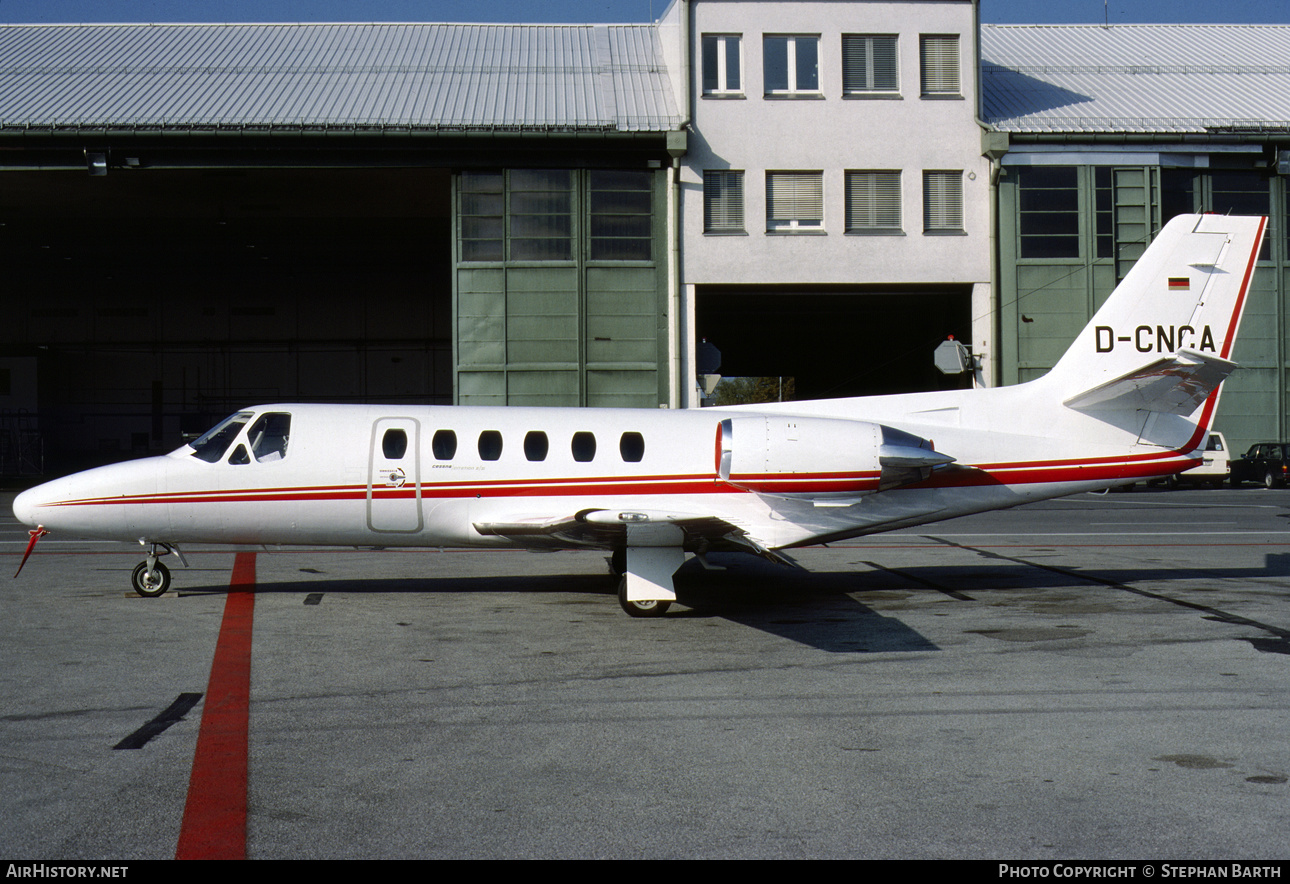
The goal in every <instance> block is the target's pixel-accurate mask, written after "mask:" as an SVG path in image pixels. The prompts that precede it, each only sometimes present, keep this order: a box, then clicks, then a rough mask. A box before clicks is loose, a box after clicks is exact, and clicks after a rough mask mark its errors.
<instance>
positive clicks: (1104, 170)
mask: <svg viewBox="0 0 1290 884" xmlns="http://www.w3.org/2000/svg"><path fill="white" fill-rule="evenodd" d="M1111 179H1112V175H1111V167H1110V166H1097V167H1096V168H1094V169H1093V225H1094V227H1095V228H1096V234H1095V235H1096V240H1095V242H1096V246H1095V247H1096V250H1097V256H1098V257H1099V258H1114V257H1115V188H1114V186H1113V185H1112V183H1111ZM1167 192H1168V191H1166V193H1167ZM1187 198H1188V199H1191V191H1190V190H1188V191H1187Z"/></svg>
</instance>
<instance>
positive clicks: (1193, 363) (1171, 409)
mask: <svg viewBox="0 0 1290 884" xmlns="http://www.w3.org/2000/svg"><path fill="white" fill-rule="evenodd" d="M1237 368H1238V366H1237V364H1236V363H1235V362H1231V361H1229V360H1227V359H1221V358H1219V357H1218V356H1210V355H1207V354H1205V353H1200V352H1197V351H1196V350H1179V351H1178V352H1177V353H1176V354H1174V355H1172V356H1167V357H1165V358H1163V359H1157V360H1156V361H1155V362H1152V363H1150V364H1148V365H1144V366H1143V367H1142V368H1139V369H1137V370H1136V371H1131V372H1129V373H1128V374H1126V375H1121V376H1120V377H1118V378H1115V379H1114V380H1111V381H1107V382H1106V383H1104V384H1099V385H1098V386H1096V387H1093V388H1091V389H1088V390H1085V391H1084V392H1083V393H1080V394H1079V395H1077V396H1072V397H1071V398H1070V399H1067V400H1066V401H1065V403H1064V404H1065V405H1067V406H1069V407H1070V408H1074V409H1076V410H1077V411H1136V410H1139V409H1141V410H1144V411H1157V412H1162V413H1164V414H1182V415H1187V414H1191V413H1192V412H1193V411H1195V410H1196V409H1197V408H1198V407H1200V404H1201V403H1202V402H1204V401H1205V400H1206V399H1207V398H1209V394H1210V393H1213V392H1214V390H1216V389H1217V388H1218V385H1219V384H1221V383H1222V382H1223V380H1224V379H1225V378H1226V377H1227V376H1228V375H1229V374H1231V373H1232V372H1233V371H1235V370H1236V369H1237Z"/></svg>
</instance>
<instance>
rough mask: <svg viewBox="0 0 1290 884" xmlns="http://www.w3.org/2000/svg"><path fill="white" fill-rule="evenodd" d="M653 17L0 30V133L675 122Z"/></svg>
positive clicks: (597, 126) (634, 128)
mask: <svg viewBox="0 0 1290 884" xmlns="http://www.w3.org/2000/svg"><path fill="white" fill-rule="evenodd" d="M662 57H663V53H662V49H661V46H660V44H659V40H658V33H657V30H656V29H655V27H654V26H653V25H465V24H244V25H205V24H203V25H5V26H0V129H8V130H12V129H15V128H17V129H23V130H29V129H33V128H36V129H53V130H77V129H98V128H103V127H110V128H116V129H138V130H166V131H171V130H178V131H192V130H203V129H230V128H231V129H258V128H264V129H275V128H289V129H290V128H302V129H315V128H322V129H356V130H373V129H378V130H394V131H398V130H402V129H411V130H489V131H495V130H499V129H504V130H517V131H523V130H540V131H579V130H600V131H606V130H607V131H620V132H641V131H644V132H651V131H654V132H661V131H668V130H673V129H678V128H680V126H681V124H682V120H681V118H680V116H679V114H678V113H677V109H676V103H675V101H674V99H673V95H672V88H671V85H670V82H669V80H668V75H667V71H666V69H665V68H664V65H663V61H662Z"/></svg>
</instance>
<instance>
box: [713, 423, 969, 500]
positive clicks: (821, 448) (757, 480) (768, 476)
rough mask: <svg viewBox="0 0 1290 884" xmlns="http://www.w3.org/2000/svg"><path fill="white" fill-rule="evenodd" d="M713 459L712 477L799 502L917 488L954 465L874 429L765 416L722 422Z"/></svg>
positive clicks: (897, 434)
mask: <svg viewBox="0 0 1290 884" xmlns="http://www.w3.org/2000/svg"><path fill="white" fill-rule="evenodd" d="M716 458H717V475H718V476H720V477H721V478H722V479H723V480H725V481H727V482H729V483H730V484H731V485H736V486H738V487H740V488H743V489H746V490H748V491H756V492H758V493H760V494H770V495H773V496H775V497H789V498H796V499H805V500H827V499H829V498H848V497H857V496H859V495H861V494H869V493H872V492H875V491H882V490H886V489H888V488H894V487H896V486H898V485H905V484H908V483H910V482H917V481H920V480H921V479H925V478H927V476H928V475H929V474H930V473H931V471H932V468H933V467H937V466H940V465H942V464H947V463H952V462H953V460H954V458H952V457H949V456H947V455H944V454H939V453H938V452H936V451H933V450H932V443H931V442H929V441H928V440H926V439H923V438H921V437H919V436H915V435H913V434H912V433H906V432H904V431H902V430H897V429H894V428H892V427H888V426H884V425H882V424H876V423H871V422H869V421H852V420H840V419H836V418H820V417H793V416H787V415H785V416H781V415H773V414H758V415H747V416H743V415H741V416H739V417H733V418H727V419H726V420H723V421H722V422H721V424H720V426H719V428H718V430H717V445H716Z"/></svg>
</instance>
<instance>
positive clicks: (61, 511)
mask: <svg viewBox="0 0 1290 884" xmlns="http://www.w3.org/2000/svg"><path fill="white" fill-rule="evenodd" d="M1265 220H1266V219H1264V218H1241V217H1223V216H1218V215H1185V216H1180V217H1177V218H1175V219H1173V220H1172V221H1170V222H1169V224H1168V225H1167V226H1166V227H1165V228H1164V230H1162V231H1161V232H1160V235H1159V236H1158V237H1157V238H1156V240H1155V241H1154V242H1153V243H1152V245H1151V247H1150V248H1149V249H1148V250H1147V252H1146V254H1145V255H1143V257H1142V258H1141V259H1140V260H1139V261H1138V262H1137V264H1136V266H1134V268H1133V270H1132V271H1131V272H1130V273H1129V275H1128V276H1127V277H1126V278H1125V280H1124V281H1123V282H1122V283H1121V284H1120V286H1119V287H1118V288H1117V289H1116V290H1115V292H1114V293H1113V294H1112V295H1111V297H1110V298H1109V299H1108V300H1107V302H1106V304H1105V305H1104V306H1103V307H1102V308H1101V309H1100V310H1099V311H1098V312H1097V314H1096V316H1094V317H1093V320H1092V321H1091V322H1090V323H1089V325H1088V327H1087V328H1085V329H1084V330H1083V332H1082V333H1081V334H1080V335H1079V337H1078V338H1076V340H1075V343H1074V344H1073V345H1072V346H1071V348H1070V349H1069V350H1068V351H1067V353H1066V354H1065V355H1064V356H1063V357H1062V358H1061V360H1060V361H1059V362H1058V363H1057V365H1056V366H1055V367H1054V368H1053V369H1052V371H1050V372H1049V373H1048V374H1047V375H1045V376H1044V377H1042V378H1039V379H1038V380H1034V381H1031V382H1029V383H1025V384H1019V385H1017V386H1012V387H998V388H992V389H979V390H951V391H942V392H930V393H915V394H908V395H895V396H875V397H866V398H858V399H833V400H821V401H813V402H786V403H777V404H763V405H752V406H737V407H729V408H704V409H691V410H679V411H651V410H647V409H587V408H487V407H484V408H473V407H450V406H368V405H290V404H286V405H262V406H255V407H252V408H247V409H246V410H244V411H239V412H238V413H237V414H234V415H232V416H231V417H229V418H227V419H226V420H224V421H223V422H222V423H220V424H219V425H218V426H216V427H215V428H214V429H212V430H211V431H210V432H208V433H206V434H205V435H204V436H202V437H201V438H199V439H197V440H196V441H195V442H193V443H192V444H190V445H185V446H184V447H182V448H180V449H179V450H178V451H175V452H172V453H171V454H168V455H165V456H164V457H148V458H143V459H141V460H134V461H129V462H127V463H120V464H115V465H112V466H106V467H101V468H99V469H94V470H89V471H87V472H83V473H78V474H76V475H72V476H67V477H65V478H62V479H57V480H55V481H52V482H48V483H46V484H44V485H41V486H39V487H36V488H33V489H31V490H29V491H25V492H23V493H22V494H20V495H18V497H17V499H16V500H15V501H14V506H13V508H14V513H15V514H16V515H17V517H18V518H19V519H20V520H21V521H23V522H24V523H26V524H28V525H31V526H35V527H36V529H37V530H35V531H33V532H32V542H31V544H29V545H28V553H30V551H31V547H32V545H34V543H35V540H36V538H37V537H39V536H40V533H41V532H42V531H43V530H44V529H48V530H50V531H56V532H62V533H66V534H69V535H74V536H79V537H93V538H106V539H112V540H121V541H129V542H138V543H140V544H142V545H143V546H144V547H146V548H147V549H148V550H149V551H148V553H147V559H146V560H145V561H143V562H141V563H140V564H139V566H138V567H137V568H136V569H135V571H134V577H133V581H134V588H135V589H136V590H137V591H138V592H139V593H141V594H143V595H160V594H161V593H163V592H165V591H166V588H167V587H168V586H169V585H170V575H169V571H168V570H167V568H166V566H165V565H164V564H163V563H162V562H160V561H158V558H159V556H160V555H162V554H168V553H173V554H175V555H176V556H178V557H179V558H180V560H181V561H182V560H183V557H182V554H180V545H182V544H187V543H235V544H327V545H344V546H361V547H393V546H421V547H480V548H482V547H524V548H531V549H586V548H592V549H603V550H607V551H610V552H611V553H612V555H611V557H610V562H611V565H612V566H613V568H614V570H615V571H617V572H618V573H619V574H621V575H622V578H621V581H620V583H619V590H618V595H619V601H620V602H621V604H622V606H623V608H624V609H625V610H626V611H627V612H628V613H629V614H633V615H636V616H650V615H658V614H662V613H663V612H664V611H665V610H666V609H667V607H668V605H669V604H670V603H671V602H672V601H673V600H674V599H675V598H676V595H675V592H674V590H673V584H672V575H673V573H674V572H675V571H676V570H677V568H678V567H680V565H681V564H682V562H683V561H684V559H685V554H686V553H687V552H688V553H695V554H698V555H699V556H702V555H703V554H704V553H706V552H708V551H732V550H742V551H745V552H749V553H755V554H758V555H762V556H765V557H767V558H769V559H773V560H783V557H782V556H780V555H779V554H778V553H777V552H776V551H777V550H783V549H786V548H792V547H798V546H806V545H810V544H817V543H822V542H826V541H835V540H842V539H844V538H849V537H856V536H858V535H862V534H871V533H875V532H879V531H888V530H891V529H894V528H905V527H908V526H912V525H921V524H923V523H926V522H933V521H937V520H940V519H949V518H953V517H955V516H962V515H966V514H968V513H976V512H982V511H984V510H992V509H1001V508H1004V507H1011V506H1016V505H1017V504H1022V503H1028V502H1030V501H1035V500H1044V499H1047V498H1053V497H1061V496H1063V495H1067V494H1073V493H1075V492H1080V491H1092V490H1099V489H1103V488H1108V487H1111V486H1114V485H1120V484H1125V483H1129V482H1133V481H1137V480H1142V479H1147V478H1151V477H1153V476H1169V475H1172V474H1174V473H1177V472H1179V471H1180V470H1184V469H1187V468H1188V467H1192V466H1195V465H1197V464H1199V463H1200V461H1201V447H1202V446H1203V444H1204V440H1205V438H1206V435H1207V432H1208V430H1209V428H1210V423H1211V421H1212V420H1213V417H1214V410H1215V407H1216V405H1217V402H1218V392H1219V384H1220V383H1221V382H1222V380H1223V379H1224V378H1225V377H1227V375H1228V374H1229V373H1230V372H1231V371H1232V370H1233V369H1234V368H1236V365H1235V363H1233V362H1231V361H1230V357H1231V355H1232V347H1233V345H1234V344H1235V341H1236V333H1237V327H1238V325H1239V323H1240V320H1241V311H1242V308H1243V306H1244V304H1245V297H1246V293H1247V292H1248V290H1249V286H1250V277H1251V275H1252V274H1253V272H1254V262H1255V258H1256V256H1257V254H1258V251H1259V246H1260V243H1261V242H1262V239H1263V232H1264V224H1265ZM933 439H934V440H935V446H933V444H932V441H931V440H933ZM41 526H43V528H42V527H41ZM24 561H25V559H24ZM20 570H21V566H20ZM15 576H16V575H15Z"/></svg>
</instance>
